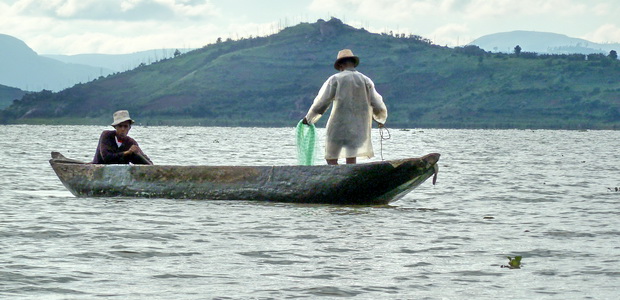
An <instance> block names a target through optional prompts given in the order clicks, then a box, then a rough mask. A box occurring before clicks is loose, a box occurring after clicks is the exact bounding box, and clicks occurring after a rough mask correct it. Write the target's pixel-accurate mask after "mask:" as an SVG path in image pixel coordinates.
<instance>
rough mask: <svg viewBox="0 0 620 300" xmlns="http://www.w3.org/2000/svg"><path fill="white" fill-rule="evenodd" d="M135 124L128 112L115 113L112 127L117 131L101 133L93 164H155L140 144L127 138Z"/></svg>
mask: <svg viewBox="0 0 620 300" xmlns="http://www.w3.org/2000/svg"><path fill="white" fill-rule="evenodd" d="M133 123H134V121H133V120H132V119H131V118H130V117H129V112H128V111H126V110H119V111H117V112H115V113H114V122H113V123H112V127H114V129H116V130H105V131H104V132H102V133H101V137H100V138H99V145H97V153H95V158H94V159H93V164H128V163H132V164H142V165H152V164H153V162H151V160H150V159H149V157H148V156H146V154H144V153H143V152H142V150H141V149H140V147H139V146H138V143H137V142H136V141H135V140H134V139H132V138H130V137H129V136H127V133H129V130H130V129H131V124H133Z"/></svg>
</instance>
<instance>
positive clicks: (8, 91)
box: [0, 84, 26, 109]
mask: <svg viewBox="0 0 620 300" xmlns="http://www.w3.org/2000/svg"><path fill="white" fill-rule="evenodd" d="M25 94H26V92H25V91H22V90H20V89H18V88H13V87H8V86H4V85H1V84H0V109H4V108H6V107H8V106H10V105H11V104H13V101H14V100H18V99H21V97H22V96H24V95H25Z"/></svg>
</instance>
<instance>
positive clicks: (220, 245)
mask: <svg viewBox="0 0 620 300" xmlns="http://www.w3.org/2000/svg"><path fill="white" fill-rule="evenodd" d="M104 129H107V128H104V127H97V126H0V298H6V299H99V298H101V299H108V298H115V299H289V298H306V299H316V298H341V297H345V298H346V297H351V298H355V299H499V298H508V299H588V298H590V299H617V296H618V295H619V294H620V280H619V278H620V242H619V241H620V192H616V190H615V189H616V188H620V153H619V150H618V149H620V132H618V131H586V132H581V131H545V130H418V129H411V130H397V129H392V130H391V134H392V139H390V140H387V141H385V142H384V143H383V156H384V158H385V159H395V158H403V157H411V156H421V155H424V154H427V153H430V152H439V153H441V154H442V157H441V160H440V173H439V179H438V182H437V185H436V186H433V185H431V183H430V181H427V182H425V183H424V184H422V185H421V186H420V187H419V188H418V189H416V190H414V191H413V192H412V193H410V194H409V195H407V196H405V197H404V198H403V199H402V200H400V201H398V202H395V203H393V204H392V205H390V206H382V207H346V206H345V207H342V206H328V205H294V204H278V203H261V202H247V201H193V200H175V199H134V198H75V197H73V196H72V195H71V194H70V193H69V192H68V191H67V190H66V189H65V188H64V187H63V186H62V184H61V183H60V181H59V180H58V178H57V177H56V176H55V174H54V173H53V171H52V169H51V167H50V166H49V164H48V159H49V153H50V151H60V152H62V153H64V154H65V155H66V156H67V157H71V158H75V159H81V160H91V159H92V156H93V153H94V149H95V147H96V144H97V139H98V137H99V134H100V132H101V131H102V130H104ZM322 133H323V131H321V132H320V134H321V135H322ZM373 134H374V137H373V138H374V145H375V150H376V152H377V157H376V158H375V159H374V160H377V159H380V155H379V152H380V151H379V150H380V144H379V140H378V137H379V135H378V132H374V133H373ZM130 135H131V136H133V137H134V138H136V139H137V140H138V142H139V143H140V144H141V146H142V148H143V149H144V151H145V152H146V153H147V154H148V155H149V156H150V157H151V158H152V159H153V161H154V162H155V163H156V164H179V165H194V164H202V165H287V164H295V163H296V158H295V144H294V130H293V129H292V128H284V129H283V128H203V127H187V128H184V127H140V126H136V127H134V128H133V129H132V131H131V133H130ZM517 255H520V256H522V257H523V259H522V263H523V265H522V268H521V269H508V268H501V265H506V264H507V263H508V259H507V258H506V257H507V256H511V257H513V256H517Z"/></svg>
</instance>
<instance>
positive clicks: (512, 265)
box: [501, 256, 521, 269]
mask: <svg viewBox="0 0 620 300" xmlns="http://www.w3.org/2000/svg"><path fill="white" fill-rule="evenodd" d="M506 257H508V265H507V266H506V265H502V266H501V267H502V268H508V269H521V256H515V257H514V258H512V257H510V256H506Z"/></svg>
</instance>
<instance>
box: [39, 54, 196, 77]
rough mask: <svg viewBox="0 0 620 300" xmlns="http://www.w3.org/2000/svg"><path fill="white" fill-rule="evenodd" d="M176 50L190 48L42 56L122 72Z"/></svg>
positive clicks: (149, 62)
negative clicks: (126, 52)
mask: <svg viewBox="0 0 620 300" xmlns="http://www.w3.org/2000/svg"><path fill="white" fill-rule="evenodd" d="M177 50H179V52H178V53H179V54H182V53H186V52H187V51H190V50H191V49H157V50H146V51H140V52H135V53H128V54H76V55H59V54H56V55H55V54H43V55H42V56H45V57H49V58H52V59H55V60H58V61H61V62H64V63H69V64H80V65H86V66H91V67H97V68H104V69H110V70H112V71H114V72H124V71H129V70H131V69H133V68H135V67H137V66H139V65H140V64H145V65H149V64H152V63H154V62H156V61H159V60H162V59H166V58H171V57H173V56H174V53H175V51H177Z"/></svg>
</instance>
